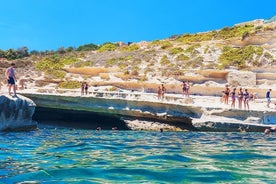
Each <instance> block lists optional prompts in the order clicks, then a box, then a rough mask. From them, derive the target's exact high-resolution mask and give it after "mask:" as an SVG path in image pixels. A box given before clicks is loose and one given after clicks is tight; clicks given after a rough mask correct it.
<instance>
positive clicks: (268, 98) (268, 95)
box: [266, 89, 271, 108]
mask: <svg viewBox="0 0 276 184" xmlns="http://www.w3.org/2000/svg"><path fill="white" fill-rule="evenodd" d="M270 92H271V89H269V90H268V91H267V92H266V100H267V104H266V106H267V107H268V108H269V105H270V102H271V99H270Z"/></svg>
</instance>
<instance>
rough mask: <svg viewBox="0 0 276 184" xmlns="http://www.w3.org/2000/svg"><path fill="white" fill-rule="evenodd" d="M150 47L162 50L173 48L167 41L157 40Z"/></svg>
mask: <svg viewBox="0 0 276 184" xmlns="http://www.w3.org/2000/svg"><path fill="white" fill-rule="evenodd" d="M150 45H153V46H160V48H161V49H168V48H170V47H172V46H173V45H172V44H171V42H169V41H167V40H155V41H153V42H152V43H151V44H150Z"/></svg>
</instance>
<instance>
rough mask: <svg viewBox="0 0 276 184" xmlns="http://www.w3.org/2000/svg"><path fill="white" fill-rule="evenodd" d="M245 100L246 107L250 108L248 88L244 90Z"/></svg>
mask: <svg viewBox="0 0 276 184" xmlns="http://www.w3.org/2000/svg"><path fill="white" fill-rule="evenodd" d="M243 101H244V109H245V110H246V109H247V110H249V92H248V91H247V89H245V90H244V93H243Z"/></svg>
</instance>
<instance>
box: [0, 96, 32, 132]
mask: <svg viewBox="0 0 276 184" xmlns="http://www.w3.org/2000/svg"><path fill="white" fill-rule="evenodd" d="M35 106H36V105H35V103H34V102H33V101H32V100H30V99H28V98H25V97H23V96H21V95H18V96H16V97H11V96H6V95H1V96H0V130H1V131H3V130H33V129H36V128H37V122H35V121H33V120H32V116H33V114H34V111H35Z"/></svg>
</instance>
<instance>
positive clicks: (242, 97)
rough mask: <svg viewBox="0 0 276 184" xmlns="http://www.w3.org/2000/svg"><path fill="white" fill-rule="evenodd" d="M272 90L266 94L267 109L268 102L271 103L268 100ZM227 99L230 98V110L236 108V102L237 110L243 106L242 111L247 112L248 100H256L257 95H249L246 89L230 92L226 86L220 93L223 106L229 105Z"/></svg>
mask: <svg viewBox="0 0 276 184" xmlns="http://www.w3.org/2000/svg"><path fill="white" fill-rule="evenodd" d="M271 91H272V90H271V89H269V90H268V91H267V92H266V99H267V105H266V106H267V107H270V106H269V105H270V102H271V98H270V92H271ZM229 98H231V101H232V103H231V108H236V100H238V107H239V109H242V106H244V109H245V110H246V109H247V110H249V101H250V100H253V101H254V100H255V99H256V98H258V94H257V93H249V91H248V89H244V90H243V88H240V89H239V90H238V91H237V88H233V89H232V90H230V88H229V86H228V85H226V86H225V89H224V90H223V91H222V98H221V99H222V100H221V101H222V102H223V103H224V104H227V105H228V103H229Z"/></svg>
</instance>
